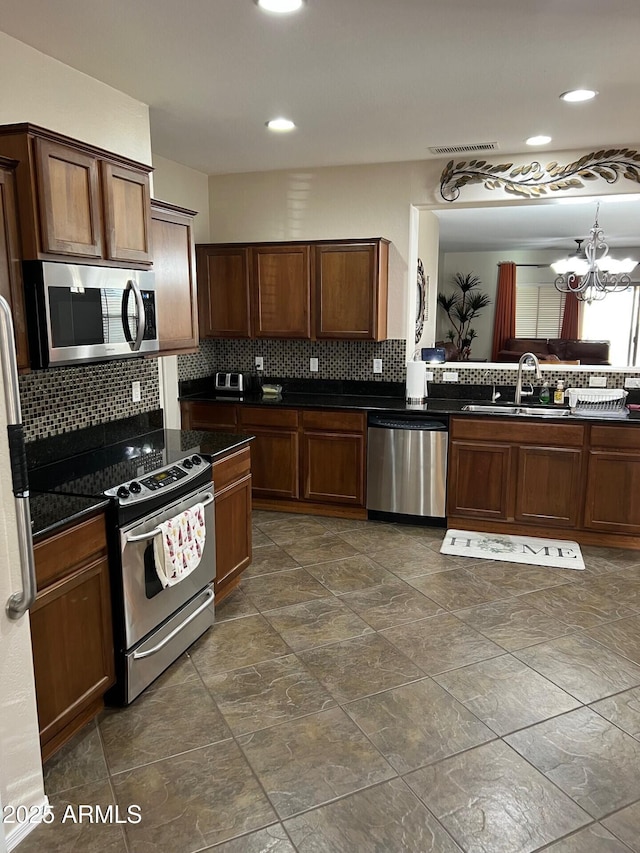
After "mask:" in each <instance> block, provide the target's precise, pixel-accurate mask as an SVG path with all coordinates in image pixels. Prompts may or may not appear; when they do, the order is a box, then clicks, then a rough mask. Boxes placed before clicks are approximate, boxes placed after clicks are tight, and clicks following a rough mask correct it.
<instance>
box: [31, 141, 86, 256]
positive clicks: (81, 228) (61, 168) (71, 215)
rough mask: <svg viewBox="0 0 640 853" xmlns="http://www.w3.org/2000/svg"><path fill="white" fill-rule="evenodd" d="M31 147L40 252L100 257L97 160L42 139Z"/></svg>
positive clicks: (65, 146)
mask: <svg viewBox="0 0 640 853" xmlns="http://www.w3.org/2000/svg"><path fill="white" fill-rule="evenodd" d="M35 144H36V159H37V171H38V197H39V213H40V239H41V243H42V251H43V252H50V253H52V254H56V255H78V256H81V257H84V258H100V257H102V225H103V223H102V212H101V211H102V204H101V194H100V178H99V174H98V161H97V159H96V158H95V157H93V156H92V155H90V154H84V153H82V152H80V151H76V150H74V149H73V148H70V147H68V146H67V145H62V144H60V143H58V142H51V141H49V140H46V139H36V142H35Z"/></svg>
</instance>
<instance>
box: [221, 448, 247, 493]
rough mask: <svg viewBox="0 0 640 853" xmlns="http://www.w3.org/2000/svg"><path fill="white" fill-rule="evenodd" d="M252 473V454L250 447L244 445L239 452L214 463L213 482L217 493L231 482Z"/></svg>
mask: <svg viewBox="0 0 640 853" xmlns="http://www.w3.org/2000/svg"><path fill="white" fill-rule="evenodd" d="M250 473H251V454H250V451H249V448H248V447H244V448H243V449H242V450H239V451H238V452H237V453H232V454H231V456H227V457H226V458H225V459H219V460H218V461H217V462H214V463H213V484H214V487H215V491H216V494H217V493H218V492H220V491H222V489H224V488H225V486H228V485H229V483H234V482H236V481H237V480H240V479H242V477H246V476H247V474H250Z"/></svg>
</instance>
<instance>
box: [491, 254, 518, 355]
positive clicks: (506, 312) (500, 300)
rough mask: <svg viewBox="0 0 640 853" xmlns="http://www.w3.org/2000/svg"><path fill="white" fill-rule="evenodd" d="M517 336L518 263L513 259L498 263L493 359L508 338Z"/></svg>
mask: <svg viewBox="0 0 640 853" xmlns="http://www.w3.org/2000/svg"><path fill="white" fill-rule="evenodd" d="M515 336H516V265H515V264H514V263H513V262H512V261H503V262H502V263H500V264H498V289H497V293H496V311H495V319H494V323H493V347H492V349H491V361H497V360H498V353H499V352H500V350H501V349H504V344H505V341H506V340H507V338H515Z"/></svg>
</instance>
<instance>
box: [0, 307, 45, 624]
mask: <svg viewBox="0 0 640 853" xmlns="http://www.w3.org/2000/svg"><path fill="white" fill-rule="evenodd" d="M14 340H15V338H14V334H13V320H12V318H11V309H10V308H9V303H8V302H7V300H6V299H5V298H4V297H3V296H0V362H1V363H2V380H3V384H4V398H5V404H6V410H7V433H8V438H9V458H10V462H11V480H12V487H13V494H14V497H15V502H16V521H17V524H18V548H19V552H20V573H21V575H22V592H14V593H13V595H11V596H10V597H9V600H8V601H7V606H6V611H7V616H8V617H9V618H10V619H19V618H20V617H21V616H24V614H25V613H26V612H27V610H28V609H29V608H30V607H31V605H32V604H33V602H34V601H35V597H36V571H35V563H34V559H33V542H32V539H31V512H30V509H29V481H28V475H27V455H26V451H25V446H24V430H23V428H22V423H21V413H20V390H19V387H18V366H17V363H16V350H15V344H14Z"/></svg>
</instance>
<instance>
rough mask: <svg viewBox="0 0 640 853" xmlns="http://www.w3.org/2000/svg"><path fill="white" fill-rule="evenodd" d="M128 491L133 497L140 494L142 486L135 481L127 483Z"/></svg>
mask: <svg viewBox="0 0 640 853" xmlns="http://www.w3.org/2000/svg"><path fill="white" fill-rule="evenodd" d="M129 490H130V491H131V492H132V493H133V494H134V495H139V494H140V492H141V491H142V486H141V485H140V483H138V481H137V480H134V481H133V482H132V483H129Z"/></svg>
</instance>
